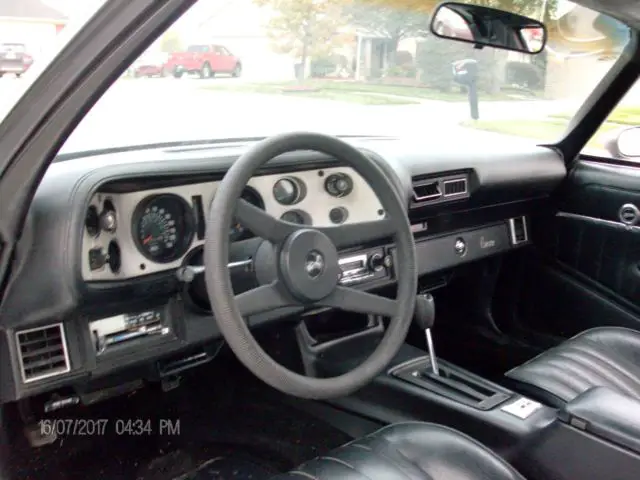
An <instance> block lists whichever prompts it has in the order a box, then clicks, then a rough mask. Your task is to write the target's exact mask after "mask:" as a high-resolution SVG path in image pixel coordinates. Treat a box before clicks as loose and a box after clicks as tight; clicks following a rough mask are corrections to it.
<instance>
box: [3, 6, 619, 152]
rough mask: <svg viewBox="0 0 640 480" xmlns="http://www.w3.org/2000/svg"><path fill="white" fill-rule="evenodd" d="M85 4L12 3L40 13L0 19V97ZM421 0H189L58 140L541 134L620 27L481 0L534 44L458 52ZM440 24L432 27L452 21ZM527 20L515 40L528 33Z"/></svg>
mask: <svg viewBox="0 0 640 480" xmlns="http://www.w3.org/2000/svg"><path fill="white" fill-rule="evenodd" d="M7 1H8V3H9V4H14V6H16V5H20V4H22V3H23V2H22V0H4V2H3V5H6V2H7ZM101 3H103V2H100V1H91V2H88V1H86V0H65V1H62V0H59V1H54V0H50V1H46V2H45V1H41V2H28V4H29V5H32V4H33V5H37V4H40V5H41V7H42V11H39V10H38V9H37V8H35V9H34V11H33V12H30V13H29V15H28V16H25V15H24V12H23V13H21V15H22V16H21V17H20V18H14V19H13V20H12V21H5V20H0V21H1V22H4V23H6V25H4V23H3V25H2V26H0V34H1V35H2V38H0V41H2V42H5V43H3V44H2V47H1V48H0V52H3V53H0V75H1V76H2V78H1V79H0V99H2V100H1V101H0V108H2V106H3V105H2V102H4V104H5V105H4V106H5V107H10V106H11V104H13V103H14V102H15V101H17V99H18V98H19V96H20V93H21V91H23V88H21V87H22V86H26V85H28V83H29V81H30V79H29V77H30V76H33V75H37V73H38V72H39V71H41V70H42V65H39V64H44V63H46V62H47V61H48V60H47V59H49V58H51V55H50V52H47V46H48V45H51V44H54V43H56V41H57V47H56V48H61V46H62V44H64V41H66V38H65V31H66V30H69V29H71V27H70V25H72V24H74V23H75V24H80V23H82V21H84V20H83V19H86V18H87V13H88V12H89V13H90V12H94V11H95V10H96V9H97V8H99V6H100V5H101ZM437 3H438V2H436V1H431V0H425V1H415V0H413V1H412V0H200V1H199V2H197V3H196V4H195V5H194V6H193V7H192V8H191V9H190V10H189V11H188V12H187V13H186V14H185V15H184V16H183V17H182V18H180V19H179V20H178V21H177V22H176V23H175V24H174V25H173V26H171V27H170V28H169V29H168V30H167V31H166V32H165V33H164V34H163V35H162V36H161V37H160V38H159V39H158V40H157V41H156V42H154V44H153V45H151V46H150V47H149V48H148V49H147V51H146V52H145V53H144V54H143V55H142V56H141V57H140V58H139V59H138V60H137V61H136V62H133V63H132V65H131V67H130V68H129V69H128V70H127V72H126V73H125V74H124V75H122V77H121V78H120V79H119V80H117V81H116V82H115V84H114V85H112V87H111V88H110V89H109V91H108V92H107V93H106V94H105V95H104V96H103V97H102V98H101V99H100V100H99V102H98V103H97V104H96V105H95V107H94V108H93V109H92V110H91V111H90V112H89V114H88V115H87V116H86V117H85V119H84V120H83V121H82V122H81V124H80V125H79V127H78V128H77V129H76V131H75V132H74V133H73V134H72V135H71V137H70V138H69V139H68V140H67V141H66V143H65V145H64V146H63V148H62V152H77V151H84V150H93V149H101V148H111V147H126V146H133V145H139V144H153V143H161V142H173V141H176V142H183V141H199V140H225V139H237V138H247V137H258V136H264V135H270V134H274V133H280V132H284V131H290V130H313V131H320V132H326V133H331V134H336V135H371V136H376V135H390V136H414V137H419V138H423V139H424V138H432V139H433V140H434V141H447V142H452V143H455V144H456V145H461V144H469V142H468V141H467V140H466V139H471V138H473V139H487V141H492V139H497V138H500V139H509V140H514V141H521V140H523V139H524V140H527V141H528V142H529V143H531V141H532V140H534V141H536V142H540V141H544V142H552V141H554V140H555V139H557V138H558V137H560V136H561V135H562V133H563V132H564V130H565V128H566V125H567V123H568V122H569V121H570V119H571V118H572V117H573V116H574V114H575V112H576V111H577V110H578V108H579V106H580V105H581V104H582V103H583V102H584V100H585V99H586V98H587V96H588V95H589V94H590V93H591V92H592V91H593V89H594V88H595V86H596V85H597V83H598V82H599V81H600V80H601V79H602V78H603V77H604V76H605V75H606V74H607V72H609V71H610V70H611V68H612V66H613V64H614V62H615V61H616V60H617V59H618V57H619V56H620V54H621V51H622V49H623V48H624V46H625V44H626V43H627V41H628V40H629V30H628V29H627V27H625V26H624V25H623V24H621V23H619V22H617V21H615V20H613V19H612V18H609V17H606V16H603V15H599V14H598V13H597V12H594V11H592V10H589V9H587V8H584V7H580V6H576V5H575V4H573V3H571V2H567V1H563V0H538V1H530V2H522V1H519V0H484V1H482V2H480V1H478V2H477V3H482V4H485V5H490V6H495V7H499V8H502V9H505V10H508V11H511V12H515V13H521V14H524V15H527V16H529V17H532V18H536V19H542V20H544V21H545V24H546V26H547V29H548V31H549V41H548V43H547V46H546V48H545V49H544V51H543V52H542V53H540V54H538V55H527V54H521V53H516V52H509V51H504V50H496V49H492V48H484V49H474V48H473V46H472V45H471V44H468V43H460V42H455V41H451V40H444V39H440V38H437V37H436V36H434V35H433V34H431V33H430V32H429V22H430V15H431V13H432V12H433V10H434V8H435V6H436V5H437ZM89 5H90V8H89ZM1 8H4V7H1ZM1 8H0V10H1ZM16 8H17V7H16ZM9 10H11V9H9ZM8 13H10V12H8ZM2 15H3V13H2V12H0V18H2V19H4V18H6V17H5V16H2ZM443 22H444V23H443V24H442V25H438V26H437V28H439V29H443V30H442V31H447V32H449V33H452V34H454V35H455V34H456V31H457V30H459V29H460V28H461V26H460V25H459V24H458V22H457V20H456V19H455V18H452V19H451V21H447V19H446V18H444V20H443ZM7 25H12V26H11V28H7V27H6V26H7ZM16 25H18V26H16ZM533 33H535V32H533ZM533 33H532V37H531V38H530V39H528V41H531V42H535V41H539V40H537V39H536V38H535V35H533ZM67 37H70V35H67ZM63 39H64V40H63ZM11 45H15V46H20V48H18V47H16V48H13V47H11ZM16 49H17V50H16ZM14 50H16V51H25V52H28V55H26V56H24V58H23V56H19V55H16V54H15V53H13V52H14ZM4 52H10V53H11V55H9V58H7V55H4ZM3 55H4V56H3ZM14 57H15V58H14ZM18 57H19V58H18ZM468 59H473V60H475V61H476V62H477V65H478V99H479V108H478V109H477V112H473V111H472V109H471V108H470V104H469V94H468V91H467V87H466V86H465V85H462V84H460V83H457V82H456V80H455V74H454V73H455V70H456V68H458V67H459V65H460V61H462V60H468ZM32 63H33V66H32ZM36 66H38V67H36ZM5 110H6V109H5ZM2 115H3V113H2V110H0V118H1V117H2ZM590 145H591V147H592V148H595V149H596V150H597V149H598V148H599V147H600V144H599V143H598V142H597V141H595V142H592V143H591V144H590Z"/></svg>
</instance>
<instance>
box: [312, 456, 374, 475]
mask: <svg viewBox="0 0 640 480" xmlns="http://www.w3.org/2000/svg"><path fill="white" fill-rule="evenodd" d="M320 459H325V460H330V461H334V462H336V463H339V464H340V465H344V466H345V467H347V468H350V469H351V470H353V471H354V472H356V473H359V474H360V475H362V476H363V477H365V478H368V479H369V480H372V479H371V477H370V476H369V475H366V474H364V473H363V472H362V470H358V469H357V468H356V467H354V466H353V465H350V464H349V463H348V462H345V461H344V460H341V459H339V458H335V457H320Z"/></svg>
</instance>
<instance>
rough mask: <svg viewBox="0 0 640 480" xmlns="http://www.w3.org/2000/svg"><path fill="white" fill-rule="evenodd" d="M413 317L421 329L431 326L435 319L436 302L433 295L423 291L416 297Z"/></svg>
mask: <svg viewBox="0 0 640 480" xmlns="http://www.w3.org/2000/svg"><path fill="white" fill-rule="evenodd" d="M413 319H414V321H415V322H416V325H418V327H420V328H421V329H422V330H427V329H430V328H433V323H434V322H435V320H436V304H435V302H434V300H433V295H431V294H430V293H425V294H423V295H418V296H417V297H416V307H415V310H414V311H413Z"/></svg>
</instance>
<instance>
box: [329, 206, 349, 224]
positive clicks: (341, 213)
mask: <svg viewBox="0 0 640 480" xmlns="http://www.w3.org/2000/svg"><path fill="white" fill-rule="evenodd" d="M347 217H349V210H347V209H346V208H344V207H335V208H332V209H331V211H330V212H329V220H331V223H335V224H336V225H340V224H341V223H344V222H345V220H346V219H347Z"/></svg>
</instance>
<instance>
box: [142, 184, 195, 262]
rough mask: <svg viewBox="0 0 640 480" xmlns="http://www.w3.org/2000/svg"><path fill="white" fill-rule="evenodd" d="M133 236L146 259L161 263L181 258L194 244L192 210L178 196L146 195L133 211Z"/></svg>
mask: <svg viewBox="0 0 640 480" xmlns="http://www.w3.org/2000/svg"><path fill="white" fill-rule="evenodd" d="M131 230H132V232H133V238H134V241H135V243H136V246H137V247H138V250H140V253H142V254H143V255H144V256H145V257H146V258H148V259H149V260H152V261H154V262H158V263H169V262H173V261H175V260H178V259H179V258H180V257H181V256H182V255H184V254H185V253H186V252H187V250H188V249H189V245H191V240H193V234H194V218H193V211H192V210H191V207H190V206H189V204H188V203H187V202H186V201H185V200H184V199H183V198H182V197H179V196H178V195H173V194H163V195H153V196H151V197H147V198H145V199H144V200H143V201H142V202H140V204H139V205H138V206H137V207H136V210H135V212H134V213H133V226H132V229H131Z"/></svg>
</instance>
